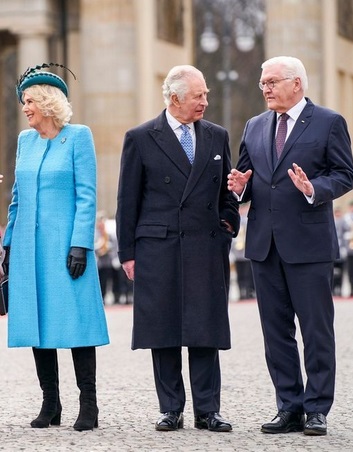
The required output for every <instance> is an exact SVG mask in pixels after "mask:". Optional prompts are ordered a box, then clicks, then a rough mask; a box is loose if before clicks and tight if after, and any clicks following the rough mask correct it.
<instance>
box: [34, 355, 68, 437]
mask: <svg viewBox="0 0 353 452" xmlns="http://www.w3.org/2000/svg"><path fill="white" fill-rule="evenodd" d="M32 350H33V356H34V361H35V363H36V369H37V375H38V380H39V384H40V387H41V388H42V391H43V403H42V409H41V410H40V413H39V415H38V417H37V418H36V419H34V420H33V421H32V422H31V426H32V427H33V428H46V427H49V424H50V425H60V421H61V403H60V398H59V370H58V357H57V352H56V349H41V348H33V349H32Z"/></svg>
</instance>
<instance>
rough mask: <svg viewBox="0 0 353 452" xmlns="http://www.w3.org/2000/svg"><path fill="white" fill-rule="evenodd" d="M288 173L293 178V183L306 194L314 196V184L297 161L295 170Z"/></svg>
mask: <svg viewBox="0 0 353 452" xmlns="http://www.w3.org/2000/svg"><path fill="white" fill-rule="evenodd" d="M288 175H289V177H290V178H291V179H292V182H293V184H294V185H295V186H296V187H297V189H298V190H300V191H301V192H302V193H304V195H306V196H312V195H313V193H314V187H313V184H312V183H311V182H310V181H309V179H308V178H307V175H306V174H305V173H304V171H303V170H302V169H301V167H300V166H298V165H297V164H296V163H293V170H292V169H289V170H288Z"/></svg>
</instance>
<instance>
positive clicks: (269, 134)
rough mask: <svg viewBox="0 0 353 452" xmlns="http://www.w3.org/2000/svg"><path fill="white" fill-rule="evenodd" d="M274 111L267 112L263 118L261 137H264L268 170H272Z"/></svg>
mask: <svg viewBox="0 0 353 452" xmlns="http://www.w3.org/2000/svg"><path fill="white" fill-rule="evenodd" d="M276 120H277V118H276V113H275V112H269V114H268V115H267V116H266V117H265V119H264V128H263V137H264V149H265V155H266V160H267V165H268V168H269V170H270V172H271V173H272V172H273V156H272V150H273V137H274V130H275V126H276Z"/></svg>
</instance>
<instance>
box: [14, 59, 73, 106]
mask: <svg viewBox="0 0 353 452" xmlns="http://www.w3.org/2000/svg"><path fill="white" fill-rule="evenodd" d="M50 66H57V67H61V68H64V69H66V70H68V71H69V72H71V74H72V75H73V77H74V78H75V80H76V76H75V74H74V73H73V72H72V71H70V69H68V68H67V67H65V66H63V65H62V64H57V63H43V64H42V65H41V66H39V65H37V66H35V67H31V68H28V69H27V70H26V71H25V72H24V73H23V74H22V75H21V76H20V78H19V80H17V84H16V94H17V97H18V100H19V102H21V103H23V100H22V95H23V91H24V90H25V89H27V88H29V87H30V86H33V85H51V86H55V87H56V88H59V89H60V91H62V92H63V93H64V94H65V96H66V97H68V94H69V89H68V87H67V84H66V83H65V82H64V80H63V79H62V78H61V77H59V76H58V75H56V74H53V73H52V72H48V71H42V70H41V69H43V68H49V67H50Z"/></svg>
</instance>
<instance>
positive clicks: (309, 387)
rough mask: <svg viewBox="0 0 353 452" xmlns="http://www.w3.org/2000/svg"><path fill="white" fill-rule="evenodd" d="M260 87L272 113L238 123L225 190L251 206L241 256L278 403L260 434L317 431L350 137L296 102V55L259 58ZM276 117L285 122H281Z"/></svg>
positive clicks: (322, 425)
mask: <svg viewBox="0 0 353 452" xmlns="http://www.w3.org/2000/svg"><path fill="white" fill-rule="evenodd" d="M259 86H260V89H261V90H262V91H263V95H264V98H265V100H266V102H267V105H268V107H269V109H270V110H271V111H267V112H265V113H262V114H260V115H259V116H257V117H254V118H252V119H250V120H249V121H248V122H247V124H246V126H245V130H244V133H243V137H242V141H241V145H240V158H239V162H238V165H237V168H236V169H233V170H232V171H231V174H230V175H229V182H228V186H229V189H230V190H232V191H233V192H235V193H236V195H237V196H238V200H239V201H240V200H241V201H244V202H246V201H249V200H251V206H250V210H249V214H248V227H247V237H246V251H245V255H246V257H248V258H249V259H251V263H252V268H253V274H254V279H255V286H256V293H257V299H258V305H259V311H260V318H261V324H262V329H263V334H264V342H265V354H266V361H267V365H268V369H269V373H270V375H271V378H272V381H273V384H274V386H275V390H276V399H277V407H278V413H277V415H276V416H275V418H274V419H273V420H272V421H271V422H269V423H266V424H264V425H263V426H262V431H263V432H264V433H287V432H290V431H304V433H305V434H306V435H325V434H326V432H327V425H326V415H327V414H328V412H329V410H330V408H331V405H332V403H333V398H334V385H335V339H334V327H333V320H334V307H333V301H332V295H331V289H332V277H333V265H334V261H335V259H336V258H337V256H338V242H337V235H336V230H335V223H334V217H333V208H332V201H333V199H335V198H338V197H340V196H342V195H343V194H344V193H346V192H348V191H349V190H351V189H352V180H353V162H352V152H351V145H350V137H349V134H348V131H347V125H346V122H345V120H344V119H343V118H342V116H340V115H339V114H337V113H335V112H333V111H331V110H329V109H327V108H322V107H320V106H317V105H314V104H313V103H312V102H311V101H310V100H309V99H308V98H305V97H304V92H305V90H306V89H307V86H308V81H307V75H306V71H305V68H304V66H303V64H302V62H301V61H300V60H298V59H297V58H293V57H275V58H272V59H270V60H267V61H266V62H265V63H263V65H262V74H261V78H260V83H259ZM284 113H286V114H287V116H286V117H285V118H284V123H286V124H282V125H280V123H281V115H282V114H284ZM284 125H285V126H286V127H283V126H284ZM281 138H282V143H281ZM283 141H285V143H284V147H283ZM295 316H297V318H298V321H299V325H300V329H301V333H302V338H303V342H304V364H305V371H306V376H307V383H306V385H305V387H304V385H303V379H302V374H301V367H300V361H299V354H298V348H297V342H296V339H295V329H296V327H295ZM305 414H306V418H305V416H304V415H305Z"/></svg>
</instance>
